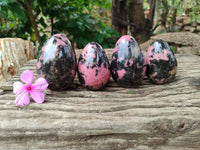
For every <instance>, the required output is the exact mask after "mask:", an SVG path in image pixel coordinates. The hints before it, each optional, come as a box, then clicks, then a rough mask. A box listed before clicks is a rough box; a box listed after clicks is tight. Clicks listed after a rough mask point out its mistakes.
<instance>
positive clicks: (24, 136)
mask: <svg viewBox="0 0 200 150" xmlns="http://www.w3.org/2000/svg"><path fill="white" fill-rule="evenodd" d="M106 52H107V55H108V57H109V59H110V58H111V54H112V51H111V50H106ZM76 53H77V55H79V54H80V50H79V51H76ZM176 57H177V61H178V71H177V75H176V79H175V80H174V81H173V82H170V83H167V84H164V85H155V84H152V83H151V82H150V81H149V80H148V79H147V77H145V79H144V80H143V81H142V82H141V84H140V85H138V86H135V87H131V88H122V87H119V86H118V85H117V84H116V83H115V82H114V81H113V80H112V79H110V81H109V83H108V85H107V86H106V87H105V88H104V89H103V90H101V91H87V90H86V89H85V88H83V87H82V86H81V85H80V83H79V82H78V80H77V78H76V79H75V81H74V82H73V84H72V85H71V87H70V88H69V89H68V90H66V91H60V92H58V91H51V90H46V91H45V93H46V98H45V102H44V103H43V104H37V103H35V102H31V104H30V105H28V106H26V107H19V106H16V105H15V104H14V101H15V95H14V94H13V93H12V84H13V82H15V81H19V80H20V79H19V77H20V73H21V72H22V71H23V70H26V69H30V70H33V71H34V72H35V71H36V60H31V61H29V62H28V63H26V64H25V65H24V66H23V67H22V68H21V70H20V72H19V73H18V74H16V75H15V76H14V77H13V78H12V79H11V80H9V81H8V82H3V83H1V85H0V89H1V90H0V120H1V123H0V149H16V148H17V149H87V150H90V149H91V150H92V149H103V150H107V149H108V150H111V149H113V150H117V149H120V150H121V149H137V150H154V149H155V150H168V149H173V150H191V149H192V150H195V149H196V150H197V149H199V148H200V69H199V62H200V57H199V56H195V55H184V54H178V55H176Z"/></svg>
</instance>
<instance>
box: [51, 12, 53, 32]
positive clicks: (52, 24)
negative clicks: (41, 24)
mask: <svg viewBox="0 0 200 150" xmlns="http://www.w3.org/2000/svg"><path fill="white" fill-rule="evenodd" d="M51 35H53V16H51Z"/></svg>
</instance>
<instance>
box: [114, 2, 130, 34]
mask: <svg viewBox="0 0 200 150" xmlns="http://www.w3.org/2000/svg"><path fill="white" fill-rule="evenodd" d="M127 25H128V22H127V10H126V0H113V1H112V27H113V29H114V30H116V31H118V32H119V33H121V34H122V35H126V34H127Z"/></svg>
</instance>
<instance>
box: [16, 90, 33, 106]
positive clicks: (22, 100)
mask: <svg viewBox="0 0 200 150" xmlns="http://www.w3.org/2000/svg"><path fill="white" fill-rule="evenodd" d="M29 103H30V98H29V95H28V91H24V92H22V93H21V94H19V95H18V96H17V98H16V99H15V104H16V105H19V106H26V105H28V104H29Z"/></svg>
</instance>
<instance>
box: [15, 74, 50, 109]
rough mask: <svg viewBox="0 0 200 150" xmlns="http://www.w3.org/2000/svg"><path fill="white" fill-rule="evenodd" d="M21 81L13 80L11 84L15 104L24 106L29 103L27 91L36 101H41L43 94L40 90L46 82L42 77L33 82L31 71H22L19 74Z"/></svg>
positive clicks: (44, 88)
mask: <svg viewBox="0 0 200 150" xmlns="http://www.w3.org/2000/svg"><path fill="white" fill-rule="evenodd" d="M20 78H21V80H22V81H23V82H25V83H26V84H23V83H22V82H18V81H17V82H15V83H14V84H13V93H14V94H16V95H17V97H16V99H15V104H16V105H19V106H26V105H28V104H29V103H30V98H29V93H30V94H31V97H32V98H33V100H34V101H35V102H36V103H40V104H41V103H43V102H44V97H45V95H44V94H43V93H42V91H44V90H46V88H47V87H48V83H47V81H46V80H45V79H44V78H38V79H37V80H36V81H35V83H34V84H33V85H32V82H33V72H32V71H30V70H26V71H24V72H23V73H22V74H21V76H20Z"/></svg>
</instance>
